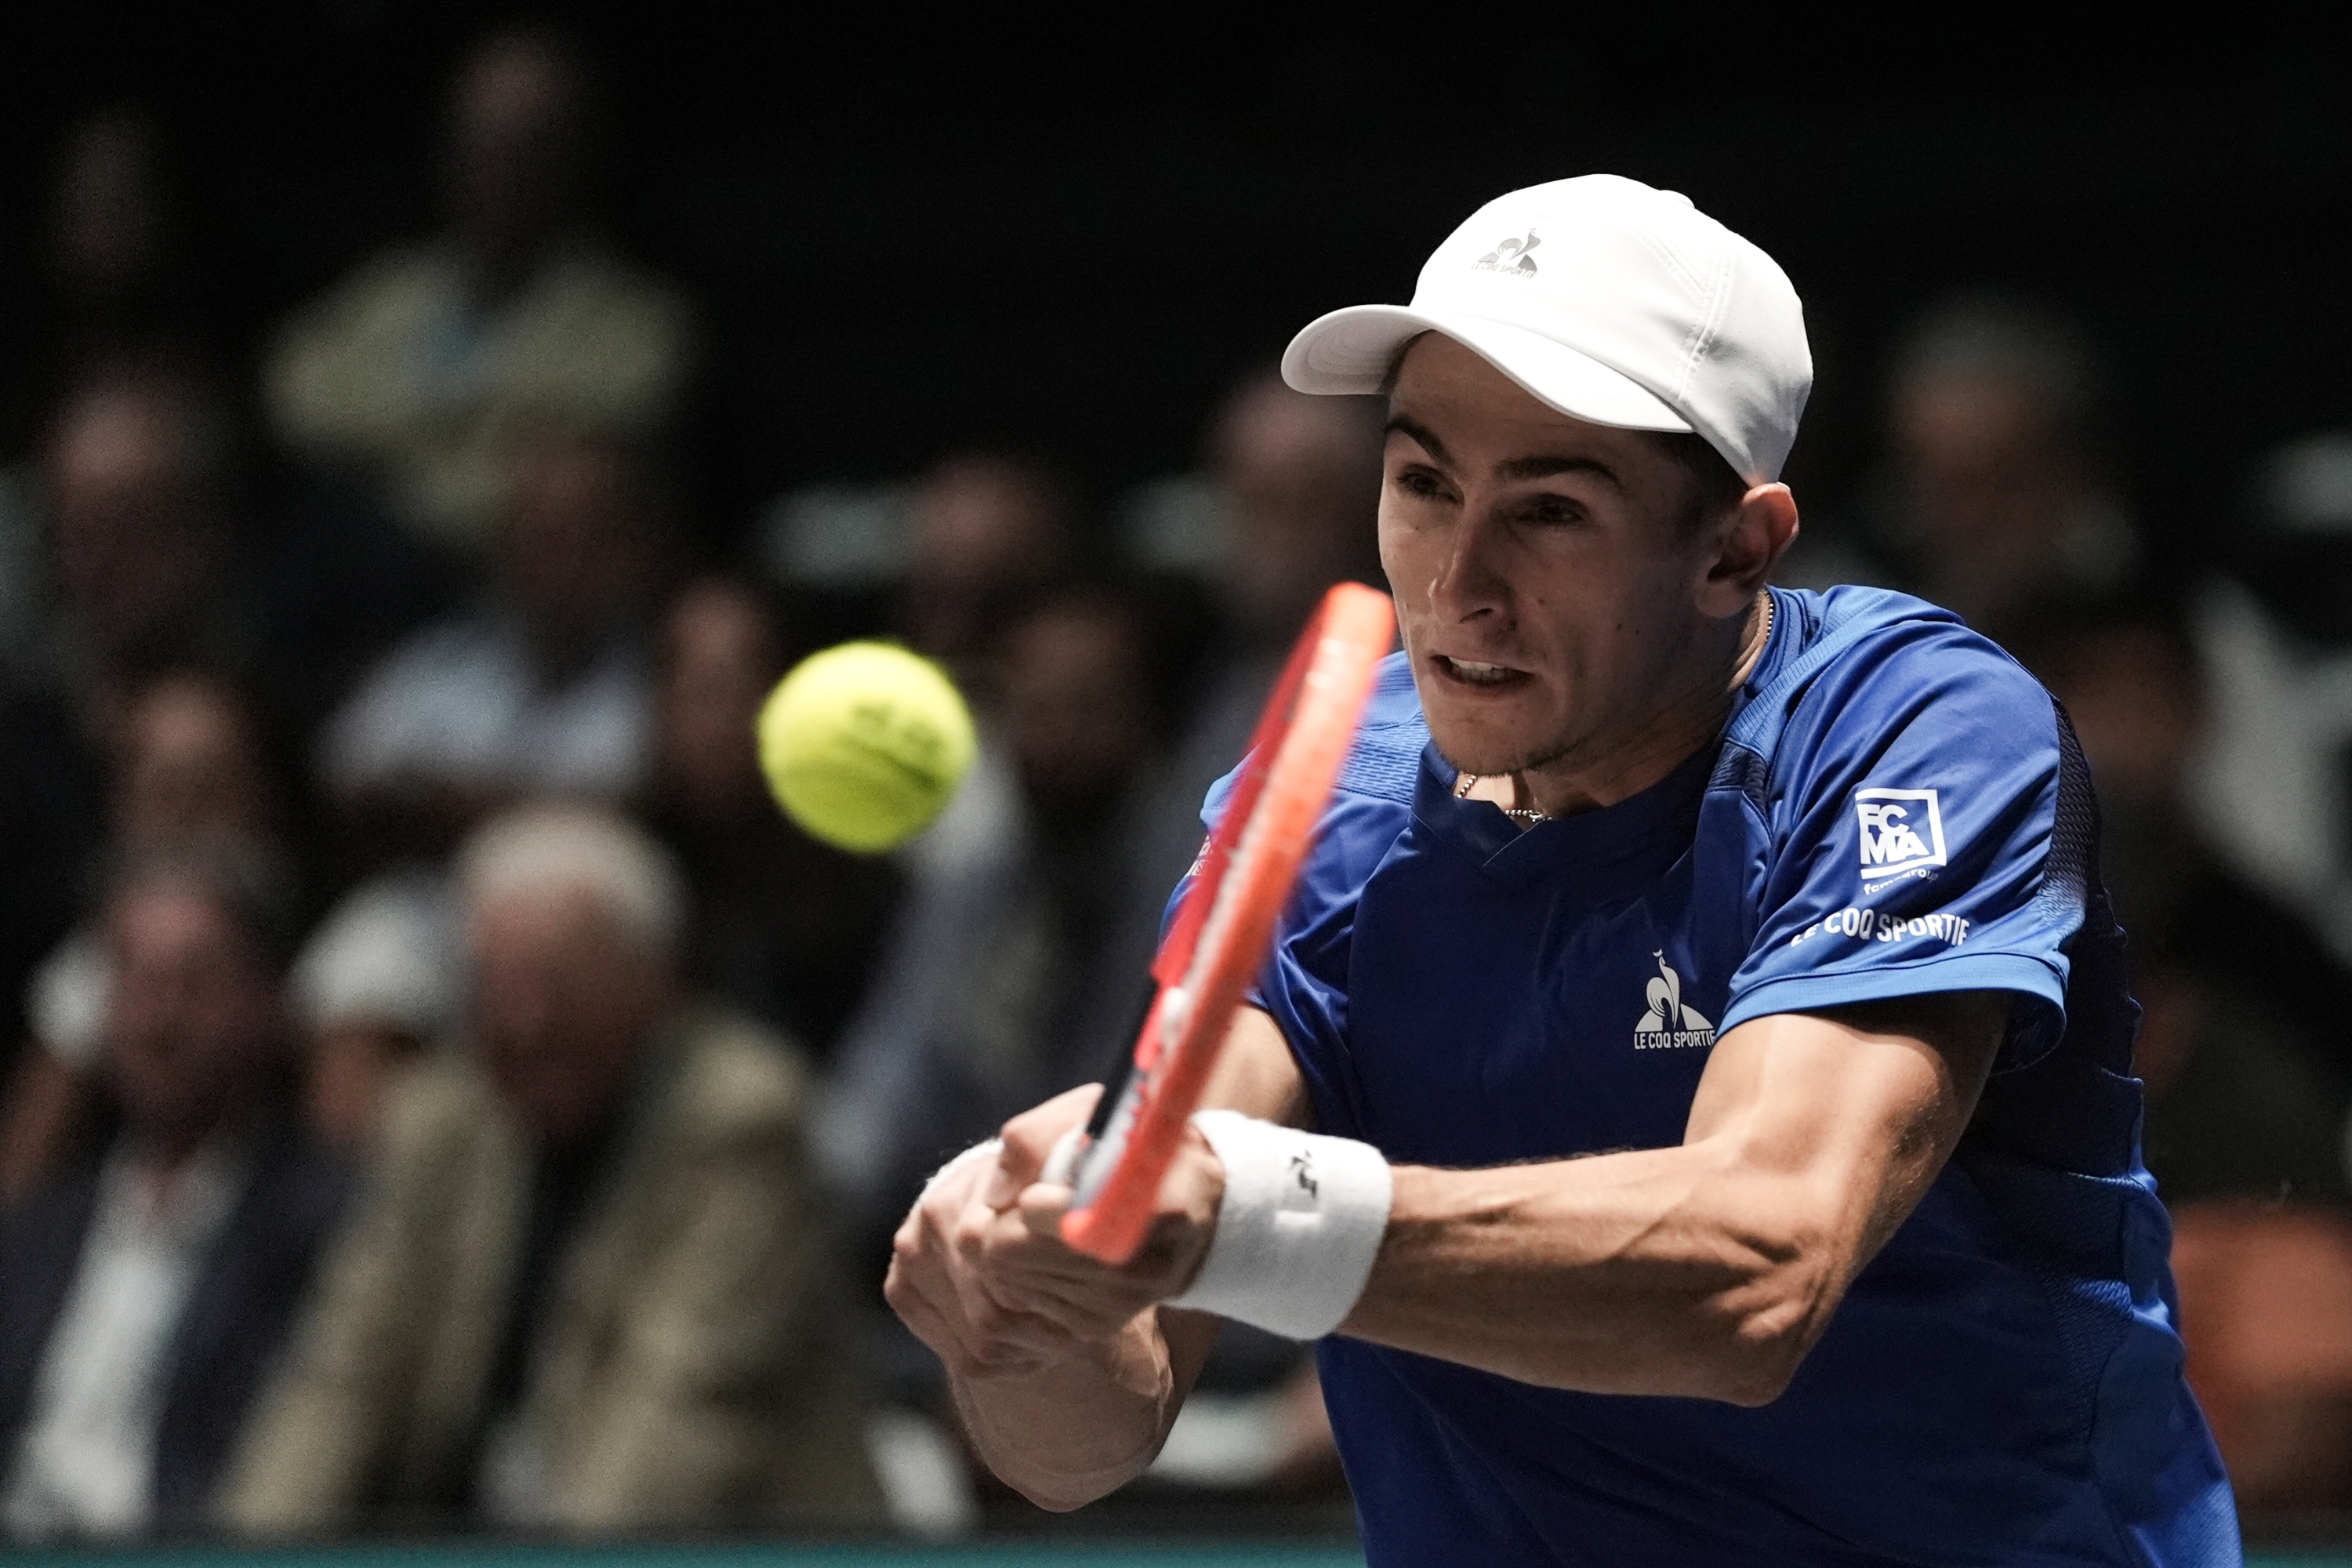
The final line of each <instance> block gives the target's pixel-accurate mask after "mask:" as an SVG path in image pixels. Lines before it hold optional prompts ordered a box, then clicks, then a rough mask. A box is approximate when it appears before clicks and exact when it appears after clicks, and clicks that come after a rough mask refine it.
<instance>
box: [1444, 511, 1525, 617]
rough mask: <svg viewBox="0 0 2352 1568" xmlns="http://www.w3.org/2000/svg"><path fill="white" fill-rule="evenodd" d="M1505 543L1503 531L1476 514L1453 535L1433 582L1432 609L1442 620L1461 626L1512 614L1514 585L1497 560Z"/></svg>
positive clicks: (1447, 541) (1450, 535)
mask: <svg viewBox="0 0 2352 1568" xmlns="http://www.w3.org/2000/svg"><path fill="white" fill-rule="evenodd" d="M1503 543H1504V541H1503V538H1502V535H1501V530H1500V529H1498V528H1497V527H1496V525H1495V523H1494V522H1492V521H1489V520H1486V519H1483V518H1481V517H1479V516H1478V515H1477V514H1476V513H1475V512H1472V513H1467V514H1465V516H1464V518H1463V519H1462V521H1461V522H1460V523H1458V524H1457V525H1456V526H1455V527H1454V529H1453V530H1451V531H1449V533H1448V534H1447V536H1446V541H1445V546H1444V553H1443V554H1442V555H1441V556H1440V557H1439V558H1438V560H1437V562H1436V563H1435V564H1436V568H1437V569H1436V573H1435V574H1434V575H1433V576H1432V577H1431V578H1430V582H1429V607H1430V609H1431V610H1432V611H1433V613H1434V614H1435V615H1436V616H1438V618H1439V619H1441V620H1444V621H1450V622H1454V623H1457V624H1458V623H1461V622H1465V621H1472V620H1476V619H1479V618H1481V617H1482V616H1507V614H1508V612H1509V605H1510V582H1509V579H1508V577H1507V575H1506V574H1504V572H1503V570H1502V565H1501V563H1500V562H1499V560H1498V559H1497V558H1496V557H1497V552H1498V551H1499V549H1500V548H1501V546H1502V544H1503Z"/></svg>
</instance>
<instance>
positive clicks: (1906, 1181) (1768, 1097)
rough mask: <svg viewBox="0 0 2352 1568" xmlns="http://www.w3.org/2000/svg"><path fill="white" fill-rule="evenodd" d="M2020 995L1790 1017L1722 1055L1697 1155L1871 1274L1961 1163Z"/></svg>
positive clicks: (1755, 1024)
mask: <svg viewBox="0 0 2352 1568" xmlns="http://www.w3.org/2000/svg"><path fill="white" fill-rule="evenodd" d="M2014 1000H2015V998H2014V996H2013V995H2012V994H2011V993H2009V992H2004V991H1964V992H1941V993H1933V994H1923V995H1916V996H1906V997H1901V998H1897V999H1895V1000H1892V1001H1885V1002H1870V1003H1861V1004H1856V1005H1850V1006H1844V1007H1837V1008H1831V1009H1825V1010H1823V1011H1822V1012H1819V1013H1779V1014H1772V1015H1769V1016H1766V1017H1761V1018H1757V1019H1754V1020H1752V1021H1750V1022H1748V1023H1746V1024H1742V1025H1740V1026H1738V1028H1735V1029H1733V1030H1732V1031H1730V1033H1728V1034H1727V1035H1726V1036H1724V1037H1723V1038H1722V1039H1721V1040H1719V1041H1717V1044H1716V1046H1715V1048H1714V1051H1713V1053H1712V1055H1711V1056H1710V1058H1709V1059H1708V1062H1707V1068H1706V1073H1705V1075H1704V1076H1703V1077H1702V1078H1701V1079H1700V1080H1699V1087H1698V1093H1697V1095H1696V1098H1695V1099H1694V1100H1693V1102H1692V1105H1691V1114H1690V1121H1689V1122H1688V1124H1687V1127H1686V1130H1685V1138H1684V1142H1685V1143H1686V1144H1702V1143H1706V1144H1713V1145H1716V1146H1717V1147H1718V1148H1720V1149H1722V1150H1723V1151H1724V1152H1726V1153H1727V1155H1728V1156H1729V1157H1730V1158H1731V1159H1733V1160H1734V1161H1735V1162H1736V1163H1737V1165H1738V1168H1740V1169H1741V1170H1742V1171H1743V1172H1746V1173H1752V1174H1753V1175H1754V1176H1756V1177H1757V1178H1759V1180H1761V1181H1762V1182H1764V1183H1767V1184H1770V1186H1771V1189H1772V1190H1773V1191H1775V1192H1776V1193H1778V1194H1780V1195H1781V1201H1789V1202H1792V1203H1794V1204H1795V1205H1798V1206H1799V1208H1800V1209H1801V1213H1802V1215H1803V1218H1804V1220H1805V1222H1806V1224H1807V1226H1808V1229H1809V1231H1810V1232H1811V1234H1815V1235H1820V1236H1825V1237H1831V1238H1833V1239H1834V1241H1835V1243H1836V1244H1837V1245H1838V1246H1840V1247H1843V1248H1844V1249H1846V1250H1847V1251H1848V1253H1849V1257H1848V1259H1847V1273H1848V1277H1849V1278H1850V1277H1851V1274H1852V1271H1853V1270H1854V1269H1858V1268H1861V1267H1862V1265H1863V1264H1864V1263H1866V1262H1867V1261H1869V1259H1870V1258H1871V1257H1872V1256H1874V1254H1875V1253H1876V1252H1877V1250H1878V1248H1879V1247H1881V1246H1882V1245H1884V1244H1885V1240H1886V1238H1887V1237H1889V1236H1891V1235H1893V1234H1894V1232H1895V1227H1896V1226H1899V1225H1901V1224H1902V1223H1903V1221H1904V1219H1905V1218H1906V1216H1908V1215H1909V1214H1910V1213H1911V1210H1912V1209H1913V1208H1914V1207H1916V1205H1917V1204H1918V1202H1919V1199H1920V1197H1921V1196H1922V1195H1923V1194H1925V1193H1926V1192H1927V1187H1928V1185H1929V1184H1930V1183H1932V1182H1933V1181H1934V1180H1935V1179H1936V1176H1937V1173H1938V1172H1940V1171H1941V1170H1942V1169H1943V1166H1944V1162H1945V1161H1946V1160H1948V1159H1949V1158H1950V1157H1951V1152H1952V1150H1953V1148H1954V1146H1955V1145H1957V1144H1958V1142H1959V1138H1960V1133H1961V1131H1963V1130H1964V1129H1965V1128H1966V1127H1967V1126H1968V1122H1969V1117H1970V1116H1971V1115H1973V1114H1974V1113H1975V1110H1976V1104H1977V1100H1978V1097H1979V1095H1980V1094H1981V1093H1982V1092H1983V1089H1984V1085H1985V1079H1986V1078H1987V1077H1988V1076H1990V1072H1991V1070H1992V1065H1993V1058H1994V1057H1995V1056H1996V1054H1997V1053H1998V1052H1999V1050H2000V1044H2001V1040H2002V1038H2003V1037H2004V1035H2005V1034H2006V1032H2007V1029H2008V1023H2009V1013H2010V1008H2011V1004H2012V1003H2013V1001H2014Z"/></svg>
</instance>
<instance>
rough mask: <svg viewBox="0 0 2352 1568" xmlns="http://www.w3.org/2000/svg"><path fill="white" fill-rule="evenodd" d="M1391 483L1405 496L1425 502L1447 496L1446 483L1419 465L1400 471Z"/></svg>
mask: <svg viewBox="0 0 2352 1568" xmlns="http://www.w3.org/2000/svg"><path fill="white" fill-rule="evenodd" d="M1389 482H1390V483H1391V484H1393V485H1395V486H1396V488H1397V489H1401V490H1402V491H1404V493H1405V494H1407V495H1409V496H1415V497H1419V498H1420V499H1422V500H1436V499H1437V498H1439V497H1441V496H1443V495H1444V494H1445V481H1444V479H1440V478H1439V477H1438V476H1437V475H1436V474H1434V473H1433V472H1432V471H1430V470H1429V469H1427V468H1422V467H1421V466H1419V465H1418V464H1414V465H1411V466H1408V467H1406V468H1400V469H1398V470H1397V474H1396V477H1395V478H1394V479H1391V480H1390V481H1389Z"/></svg>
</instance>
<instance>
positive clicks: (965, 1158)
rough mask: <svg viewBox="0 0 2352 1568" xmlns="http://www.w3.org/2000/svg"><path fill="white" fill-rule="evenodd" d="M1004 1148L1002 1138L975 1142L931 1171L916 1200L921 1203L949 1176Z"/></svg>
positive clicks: (902, 1188) (903, 1189) (902, 1190)
mask: <svg viewBox="0 0 2352 1568" xmlns="http://www.w3.org/2000/svg"><path fill="white" fill-rule="evenodd" d="M1003 1149H1004V1140H1003V1139H1002V1138H991V1139H989V1140H987V1141H986V1142H980V1143H975V1144H973V1145H972V1146H971V1148H969V1149H967V1150H965V1151H964V1152H962V1153H961V1154H958V1155H957V1156H956V1157H955V1158H954V1159H952V1160H950V1161H949V1162H948V1163H946V1164H944V1165H941V1166H940V1168H939V1169H938V1170H936V1171H933V1172H932V1173H931V1178H930V1180H929V1181H927V1182H925V1183H924V1184H923V1192H922V1197H919V1198H917V1199H916V1200H915V1201H916V1202H917V1203H920V1202H922V1201H923V1198H927V1197H929V1196H930V1195H931V1189H932V1188H933V1187H936V1186H938V1185H939V1184H940V1183H941V1182H944V1181H946V1180H947V1179H948V1177H949V1176H950V1175H952V1174H954V1173H956V1172H958V1171H961V1170H962V1169H963V1168H964V1167H965V1166H966V1165H970V1164H973V1163H977V1162H979V1161H982V1160H993V1159H995V1158H996V1156H997V1155H998V1154H999V1153H1001V1152H1003ZM899 1191H901V1192H904V1191H906V1189H905V1188H904V1187H901V1188H900V1189H899Z"/></svg>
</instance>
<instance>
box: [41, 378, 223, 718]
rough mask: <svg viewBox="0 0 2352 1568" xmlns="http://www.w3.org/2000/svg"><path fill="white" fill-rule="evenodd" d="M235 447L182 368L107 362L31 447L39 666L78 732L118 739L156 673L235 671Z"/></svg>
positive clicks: (211, 399) (214, 395)
mask: <svg viewBox="0 0 2352 1568" xmlns="http://www.w3.org/2000/svg"><path fill="white" fill-rule="evenodd" d="M233 442H234V436H233V434H232V431H231V426H230V420H229V416H228V411H227V408H226V405H225V404H224V403H223V402H222V401H221V399H220V395H219V393H218V389H217V388H215V386H213V385H211V384H209V383H208V382H207V380H206V379H205V377H204V376H202V375H201V374H198V373H196V372H194V370H192V369H191V368H189V367H188V366H186V365H185V364H183V363H176V362H173V361H169V360H163V359H143V360H118V361H108V362H103V363H98V364H95V365H93V366H91V367H90V368H89V370H88V371H86V372H85V373H84V374H81V375H80V376H79V378H78V379H77V381H76V382H75V383H74V384H73V385H72V386H71V387H69V388H68V391H67V392H66V394H65V395H64V397H63V398H62V400H61V401H60V403H59V405H58V412H57V415H56V417H55V418H54V420H53V421H52V422H51V424H50V426H49V428H48V433H47V439H46V441H45V443H44V447H43V453H42V462H41V469H42V473H41V478H42V481H43V489H44V491H45V494H46V499H47V524H48V528H47V534H48V556H49V561H50V563H51V570H52V572H53V574H54V600H53V606H54V607H53V609H52V610H51V612H50V616H49V624H48V626H47V628H46V630H45V633H44V636H43V637H42V638H41V659H42V667H41V668H37V669H34V670H31V671H27V672H26V677H27V678H28V679H31V680H33V681H35V682H39V683H44V684H47V685H48V686H50V687H52V688H54V689H57V690H58V693H59V694H60V696H61V697H62V699H63V700H64V701H65V703H66V705H67V707H68V711H69V713H70V715H71V717H72V719H73V721H75V723H76V724H77V727H78V728H79V731H80V733H81V734H82V735H84V736H85V737H87V738H88V739H89V741H91V742H98V743H105V742H110V741H111V740H112V739H113V738H114V737H115V736H116V735H117V734H118V733H119V731H120V726H121V708H122V703H123V701H124V700H125V698H126V697H127V695H128V692H129V689H130V688H131V686H132V685H133V684H135V683H136V682H137V681H138V680H139V679H142V678H143V677H144V676H146V675H147V674H149V673H150V672H152V670H153V669H154V668H157V667H158V666H159V665H161V664H163V663H165V662H169V661H173V660H180V661H184V660H186V659H188V658H192V657H210V658H217V659H222V660H226V661H229V662H231V663H234V662H236V661H238V660H240V659H241V658H242V657H243V656H245V655H247V654H248V653H249V652H250V651H251V649H252V646H253V643H254V634H255V625H254V615H253V611H254V606H253V605H252V604H251V602H250V596H249V595H247V594H245V593H243V592H240V591H239V589H240V585H239V584H237V583H236V582H235V581H234V579H233V577H232V574H231V567H232V564H233V563H234V557H235V552H236V542H237V528H236V521H237V520H236V517H235V516H234V515H233V511H234V501H233V496H232V489H233V482H232V479H233V467H234V453H233Z"/></svg>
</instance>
